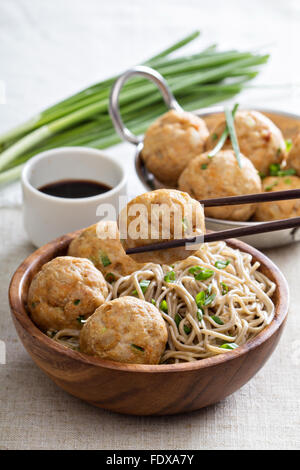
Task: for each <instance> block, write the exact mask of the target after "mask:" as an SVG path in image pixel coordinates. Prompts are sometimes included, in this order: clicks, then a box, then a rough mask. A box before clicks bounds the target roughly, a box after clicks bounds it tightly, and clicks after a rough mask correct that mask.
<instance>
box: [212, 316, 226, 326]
mask: <svg viewBox="0 0 300 470" xmlns="http://www.w3.org/2000/svg"><path fill="white" fill-rule="evenodd" d="M211 318H212V319H213V321H214V322H215V323H217V324H218V325H224V322H223V320H221V318H220V317H218V316H217V315H213V316H212V317H211Z"/></svg>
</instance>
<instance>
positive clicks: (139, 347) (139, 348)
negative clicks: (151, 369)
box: [131, 344, 145, 352]
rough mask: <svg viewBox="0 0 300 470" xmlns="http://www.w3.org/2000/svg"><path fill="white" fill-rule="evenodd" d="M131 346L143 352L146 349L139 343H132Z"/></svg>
mask: <svg viewBox="0 0 300 470" xmlns="http://www.w3.org/2000/svg"><path fill="white" fill-rule="evenodd" d="M131 347H132V348H134V349H137V350H138V351H142V352H144V351H145V349H144V348H142V347H141V346H138V345H137V344H132V345H131Z"/></svg>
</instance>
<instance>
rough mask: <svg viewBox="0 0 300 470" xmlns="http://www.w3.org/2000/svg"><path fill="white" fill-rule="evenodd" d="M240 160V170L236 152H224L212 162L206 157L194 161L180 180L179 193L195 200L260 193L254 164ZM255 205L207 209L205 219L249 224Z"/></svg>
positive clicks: (245, 159)
mask: <svg viewBox="0 0 300 470" xmlns="http://www.w3.org/2000/svg"><path fill="white" fill-rule="evenodd" d="M240 157H241V168H240V167H239V165H238V162H237V159H236V156H235V154H234V152H233V150H222V151H220V152H218V153H217V154H216V155H215V156H214V157H212V158H210V157H209V153H204V154H202V155H199V156H198V157H196V158H194V159H193V160H192V161H191V162H190V163H189V165H188V166H187V168H186V169H185V170H184V171H183V173H182V174H181V176H180V178H179V182H178V184H179V189H181V190H182V191H186V192H188V193H189V194H190V195H191V196H192V197H194V198H195V199H200V200H201V199H212V198H217V197H226V196H239V195H242V194H251V193H259V192H261V180H260V177H259V176H258V173H257V170H256V169H255V168H254V166H253V164H252V163H251V161H250V160H249V159H248V158H246V157H244V156H243V155H242V154H241V155H240ZM254 211H255V205H254V204H247V205H237V206H220V207H208V208H206V209H205V215H206V216H208V217H214V218H216V219H227V220H248V219H249V218H250V217H251V216H252V214H253V213H254Z"/></svg>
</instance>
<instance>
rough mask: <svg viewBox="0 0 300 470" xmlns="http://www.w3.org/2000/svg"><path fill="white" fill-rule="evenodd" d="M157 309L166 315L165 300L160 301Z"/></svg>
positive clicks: (166, 306)
mask: <svg viewBox="0 0 300 470" xmlns="http://www.w3.org/2000/svg"><path fill="white" fill-rule="evenodd" d="M159 308H160V310H162V311H163V312H165V313H168V304H167V302H166V300H162V301H161V303H160V306H159Z"/></svg>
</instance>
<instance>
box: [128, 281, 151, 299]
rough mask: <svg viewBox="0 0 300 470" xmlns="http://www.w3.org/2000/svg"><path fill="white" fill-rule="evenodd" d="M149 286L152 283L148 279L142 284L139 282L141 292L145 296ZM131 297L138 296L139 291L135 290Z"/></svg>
mask: <svg viewBox="0 0 300 470" xmlns="http://www.w3.org/2000/svg"><path fill="white" fill-rule="evenodd" d="M149 284H150V281H149V280H147V279H143V280H142V281H141V282H139V286H140V288H141V291H142V292H143V294H145V292H146V290H147V288H148V286H149ZM131 295H138V291H137V290H136V289H134V291H132V294H131Z"/></svg>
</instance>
